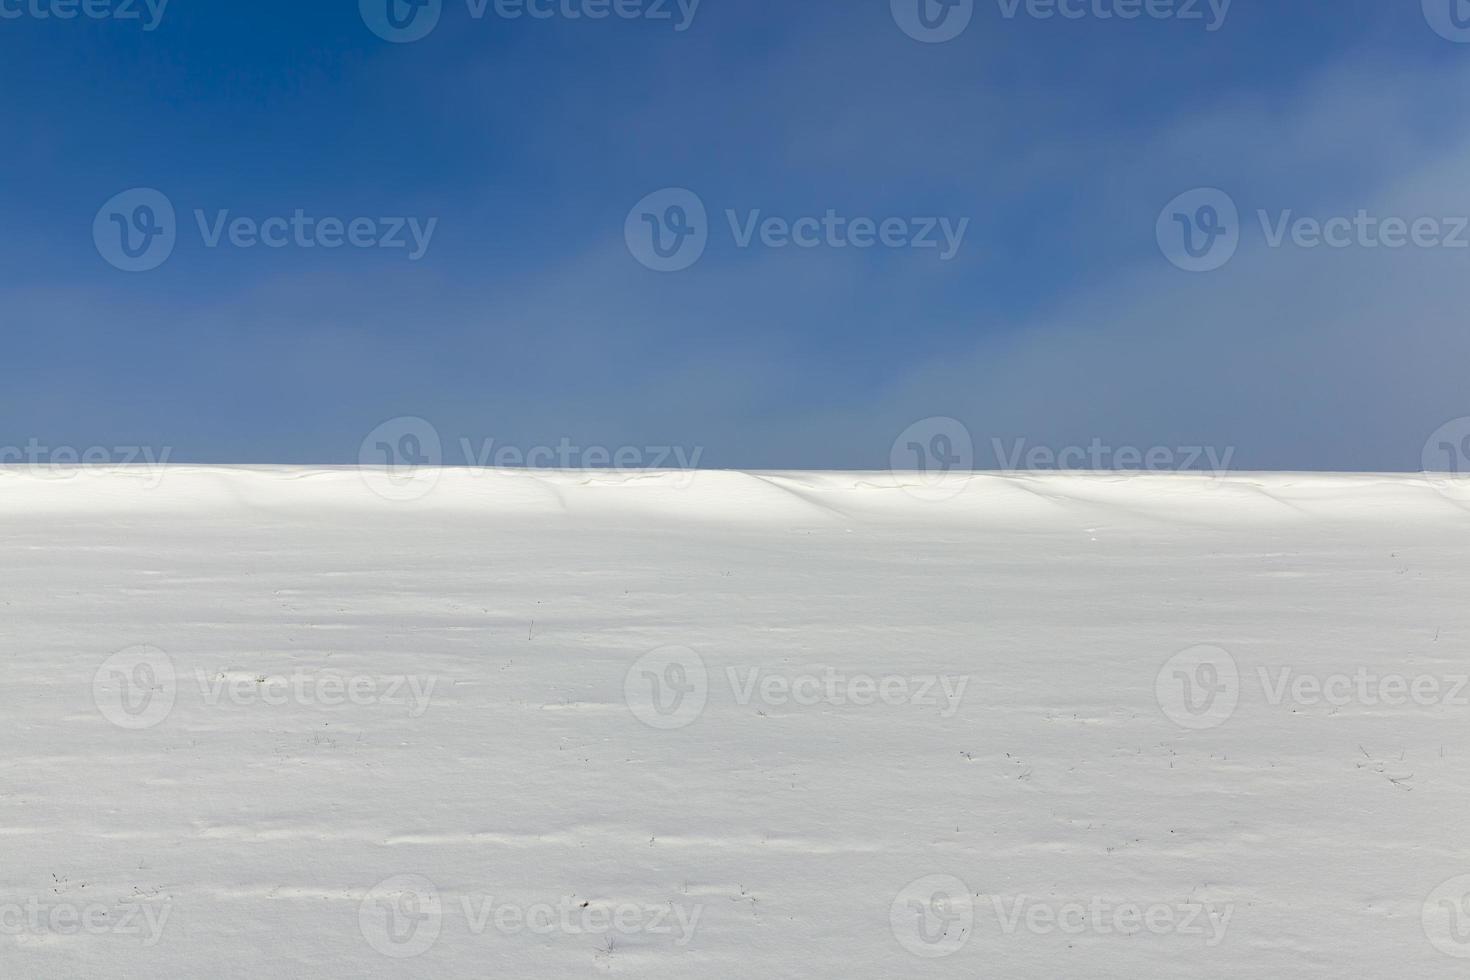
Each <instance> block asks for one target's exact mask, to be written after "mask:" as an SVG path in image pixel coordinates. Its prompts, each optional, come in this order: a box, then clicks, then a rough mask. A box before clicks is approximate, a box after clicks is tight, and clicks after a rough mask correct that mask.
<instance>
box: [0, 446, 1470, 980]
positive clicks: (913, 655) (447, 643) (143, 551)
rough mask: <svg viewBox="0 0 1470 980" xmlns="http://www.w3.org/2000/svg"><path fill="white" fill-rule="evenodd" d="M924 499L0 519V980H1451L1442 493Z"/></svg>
mask: <svg viewBox="0 0 1470 980" xmlns="http://www.w3.org/2000/svg"><path fill="white" fill-rule="evenodd" d="M421 476H422V474H421ZM63 477H65V478H63ZM940 490H941V491H943V492H936V491H934V490H925V489H922V488H916V487H913V486H909V487H907V488H903V487H900V486H898V485H896V481H895V478H894V477H893V476H891V475H888V474H873V475H860V474H800V475H797V474H787V475H777V474H766V475H749V474H737V473H700V474H697V475H695V476H692V477H690V476H687V475H686V476H684V477H680V476H679V475H676V474H669V475H662V476H645V477H626V476H625V477H619V476H615V475H608V476H603V477H587V476H581V477H578V476H573V475H563V476H547V475H544V474H543V475H532V474H526V473H506V472H476V471H450V472H446V473H444V474H441V475H440V476H439V478H438V480H437V483H436V485H433V486H428V485H427V484H425V485H418V484H414V485H411V486H407V487H405V486H401V485H396V484H394V485H383V484H381V483H375V482H374V480H373V479H371V478H365V477H364V475H363V474H361V473H359V472H357V471H355V470H314V471H309V470H299V469H286V468H253V469H223V468H189V467H174V468H170V469H168V470H166V471H152V472H149V471H138V472H131V471H121V472H120V471H111V472H99V473H83V474H53V475H51V476H50V477H48V476H47V475H45V474H37V473H34V472H30V471H25V470H9V471H4V470H0V542H3V545H0V563H3V567H0V572H3V575H4V581H5V583H6V587H5V589H4V593H3V602H4V617H3V620H0V631H3V637H4V644H3V648H0V649H3V658H4V660H3V662H4V665H5V677H4V680H5V683H4V685H3V687H0V699H3V700H0V976H4V977H17V978H20V977H25V978H31V977H137V978H144V977H146V978H158V977H170V978H171V977H190V978H192V977H219V978H233V977H242V978H243V977H252V978H253V977H261V976H278V977H290V978H326V977H429V976H432V977H502V976H503V977H514V978H518V980H520V978H537V977H547V978H553V977H554V978H562V977H575V976H600V975H604V974H621V975H625V976H630V977H668V978H688V977H701V978H726V977H730V978H742V980H743V978H750V977H810V978H853V977H874V978H896V977H936V978H966V980H973V978H977V977H1007V978H1012V977H1021V978H1047V980H1050V978H1054V977H1061V976H1089V977H1116V978H1137V977H1158V978H1164V977H1177V976H1192V977H1220V978H1225V977H1229V978H1237V980H1238V978H1262V980H1266V978H1278V977H1288V976H1290V977H1305V976H1321V977H1365V978H1366V977H1386V976H1404V977H1407V976H1413V977H1418V978H1438V977H1463V976H1465V974H1466V971H1467V969H1470V959H1467V958H1466V957H1470V897H1467V896H1470V877H1460V876H1466V875H1470V822H1467V819H1466V816H1467V813H1470V742H1467V739H1466V733H1467V732H1470V689H1467V688H1466V687H1465V677H1466V675H1467V674H1470V603H1467V601H1466V600H1467V596H1470V561H1467V557H1470V489H1466V488H1465V487H1457V486H1442V485H1435V484H1434V483H1433V482H1432V481H1429V480H1426V479H1425V478H1423V477H1408V476H1404V477H1369V476H1363V477H1326V476H1286V475H1275V476H1250V475H1241V476H1234V477H1230V478H1227V479H1212V478H1208V477H1192V476H1155V477H1142V476H1139V477H1132V478H1124V477H1113V476H1077V475H1051V476H1042V475H1035V476H1014V477H997V476H976V477H974V478H972V479H970V480H969V481H968V482H967V483H966V484H965V485H963V486H952V487H942V488H940ZM950 491H953V492H950Z"/></svg>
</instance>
